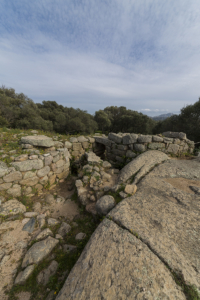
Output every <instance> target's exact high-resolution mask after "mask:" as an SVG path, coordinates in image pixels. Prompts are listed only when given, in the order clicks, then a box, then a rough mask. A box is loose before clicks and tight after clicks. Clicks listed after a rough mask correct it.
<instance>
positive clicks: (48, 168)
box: [0, 132, 194, 197]
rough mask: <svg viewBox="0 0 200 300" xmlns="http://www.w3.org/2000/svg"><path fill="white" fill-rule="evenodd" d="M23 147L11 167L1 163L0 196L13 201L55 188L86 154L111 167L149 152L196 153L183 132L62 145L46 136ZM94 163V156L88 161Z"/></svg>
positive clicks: (111, 136)
mask: <svg viewBox="0 0 200 300" xmlns="http://www.w3.org/2000/svg"><path fill="white" fill-rule="evenodd" d="M20 143H21V148H22V149H23V150H26V154H22V155H19V156H13V155H12V154H10V155H12V160H13V162H12V163H11V165H10V166H7V165H6V164H5V163H3V162H0V192H3V193H6V194H8V195H9V196H13V197H17V196H20V195H21V194H22V191H23V193H24V194H26V195H33V194H34V192H35V191H36V190H37V191H40V190H42V189H43V187H44V186H45V185H49V186H52V185H53V184H54V183H55V182H58V181H59V180H60V179H63V178H66V177H67V176H68V174H69V172H70V160H71V159H73V160H75V162H79V161H80V159H81V157H82V156H83V155H85V153H90V152H93V153H95V154H96V155H98V156H101V157H106V159H107V160H108V161H110V162H111V163H123V164H127V163H129V162H130V161H132V160H133V159H134V158H136V157H137V156H138V155H139V154H141V153H143V152H145V151H148V150H159V151H161V152H164V153H166V154H174V155H180V154H181V153H186V152H189V153H192V152H193V150H194V142H192V141H190V140H188V139H187V138H186V134H185V133H181V132H180V133H178V132H165V133H163V134H162V135H153V136H151V135H138V134H134V133H123V134H122V133H118V134H115V133H109V135H108V137H106V136H105V135H102V136H99V135H95V136H93V137H90V136H87V137H84V136H79V137H71V138H70V139H69V141H63V140H62V142H61V141H57V140H53V139H52V138H49V137H47V136H42V135H34V136H24V137H22V138H21V142H20ZM41 150H42V151H41ZM27 153H28V154H27ZM93 159H94V157H93V156H92V155H90V157H88V161H90V160H91V161H92V160H93ZM95 159H96V158H95Z"/></svg>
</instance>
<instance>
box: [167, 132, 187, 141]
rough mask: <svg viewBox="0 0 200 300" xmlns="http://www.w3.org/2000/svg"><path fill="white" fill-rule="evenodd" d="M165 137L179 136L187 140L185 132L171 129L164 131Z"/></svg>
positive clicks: (178, 137)
mask: <svg viewBox="0 0 200 300" xmlns="http://www.w3.org/2000/svg"><path fill="white" fill-rule="evenodd" d="M162 135H164V136H165V137H168V138H177V139H180V140H185V139H186V134H185V133H184V132H171V131H166V132H163V134H162Z"/></svg>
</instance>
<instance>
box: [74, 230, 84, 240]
mask: <svg viewBox="0 0 200 300" xmlns="http://www.w3.org/2000/svg"><path fill="white" fill-rule="evenodd" d="M85 237H86V234H85V233H83V232H79V233H78V234H77V235H76V237H75V240H77V241H79V240H83V239H84V238H85Z"/></svg>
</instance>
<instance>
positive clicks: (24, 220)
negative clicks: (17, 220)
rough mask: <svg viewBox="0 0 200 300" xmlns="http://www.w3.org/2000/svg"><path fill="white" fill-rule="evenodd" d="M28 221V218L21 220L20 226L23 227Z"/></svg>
mask: <svg viewBox="0 0 200 300" xmlns="http://www.w3.org/2000/svg"><path fill="white" fill-rule="evenodd" d="M29 220H30V218H25V219H23V220H22V224H23V225H25V224H26V223H27V222H28V221H29Z"/></svg>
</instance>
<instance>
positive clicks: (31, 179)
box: [20, 176, 39, 186]
mask: <svg viewBox="0 0 200 300" xmlns="http://www.w3.org/2000/svg"><path fill="white" fill-rule="evenodd" d="M38 181H39V178H38V177H37V176H34V177H29V178H27V179H22V180H21V181H20V184H21V185H26V186H33V185H36V184H37V183H38Z"/></svg>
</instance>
